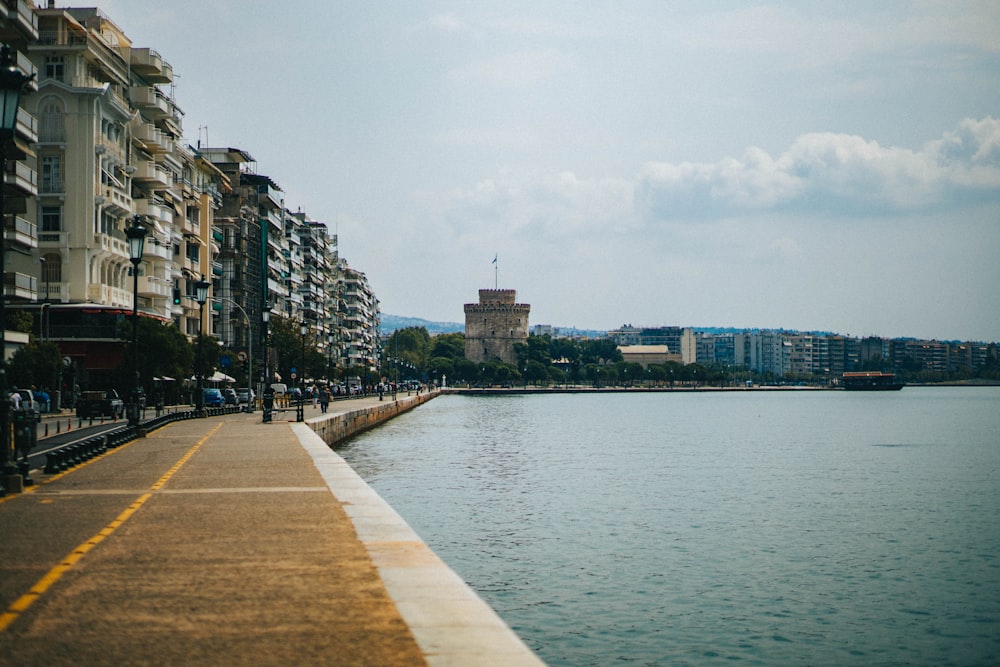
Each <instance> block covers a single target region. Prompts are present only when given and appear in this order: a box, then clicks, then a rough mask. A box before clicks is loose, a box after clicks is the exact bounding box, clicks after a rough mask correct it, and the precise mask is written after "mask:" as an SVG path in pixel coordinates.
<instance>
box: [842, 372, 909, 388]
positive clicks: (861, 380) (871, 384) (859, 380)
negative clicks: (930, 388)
mask: <svg viewBox="0 0 1000 667" xmlns="http://www.w3.org/2000/svg"><path fill="white" fill-rule="evenodd" d="M904 384H905V383H904V382H901V381H899V380H897V379H896V376H895V374H893V373H885V372H883V371H857V372H852V373H844V376H843V377H842V378H841V379H840V386H841V387H843V388H844V389H849V390H852V391H898V390H899V389H902V388H903V385H904Z"/></svg>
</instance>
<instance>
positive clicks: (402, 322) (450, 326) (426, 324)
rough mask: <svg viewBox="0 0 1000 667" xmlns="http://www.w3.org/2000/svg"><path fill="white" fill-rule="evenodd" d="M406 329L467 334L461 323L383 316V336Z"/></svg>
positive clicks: (577, 333)
mask: <svg viewBox="0 0 1000 667" xmlns="http://www.w3.org/2000/svg"><path fill="white" fill-rule="evenodd" d="M406 327H423V328H425V329H427V333H429V334H430V335H432V336H437V335H438V334H443V333H465V324H463V323H461V322H431V321H430V320H425V319H422V318H419V317H402V316H400V315H386V314H385V313H383V314H382V326H381V327H380V328H379V330H380V332H381V334H382V335H383V336H389V335H392V332H393V331H396V330H397V329H405V328H406ZM556 329H558V335H560V336H572V337H580V338H601V337H604V336H606V335H607V334H608V332H607V331H596V330H590V329H577V328H575V327H556Z"/></svg>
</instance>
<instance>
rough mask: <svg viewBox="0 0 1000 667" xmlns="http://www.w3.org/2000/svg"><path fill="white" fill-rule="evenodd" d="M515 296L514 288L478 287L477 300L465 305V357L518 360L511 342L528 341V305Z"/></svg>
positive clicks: (506, 360) (470, 358) (471, 359)
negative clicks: (518, 300)
mask: <svg viewBox="0 0 1000 667" xmlns="http://www.w3.org/2000/svg"><path fill="white" fill-rule="evenodd" d="M516 299H517V291H516V290H512V289H481V290H479V303H467V304H465V358H466V359H468V360H469V361H475V362H477V363H478V362H480V361H492V360H493V359H499V360H500V361H503V362H505V363H508V364H516V363H517V356H516V355H515V354H514V344H515V343H524V342H527V340H528V313H529V312H530V311H531V306H530V305H529V304H526V303H515V301H516Z"/></svg>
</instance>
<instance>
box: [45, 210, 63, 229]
mask: <svg viewBox="0 0 1000 667" xmlns="http://www.w3.org/2000/svg"><path fill="white" fill-rule="evenodd" d="M62 230H63V228H62V207H61V206H43V207H42V231H43V232H61V231H62Z"/></svg>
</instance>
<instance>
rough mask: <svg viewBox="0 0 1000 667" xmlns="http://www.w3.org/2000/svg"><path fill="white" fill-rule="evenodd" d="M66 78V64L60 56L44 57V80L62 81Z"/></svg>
mask: <svg viewBox="0 0 1000 667" xmlns="http://www.w3.org/2000/svg"><path fill="white" fill-rule="evenodd" d="M65 76H66V62H65V60H64V59H63V57H62V56H46V57H45V78H47V79H55V80H56V81H62V80H63V77H65Z"/></svg>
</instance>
